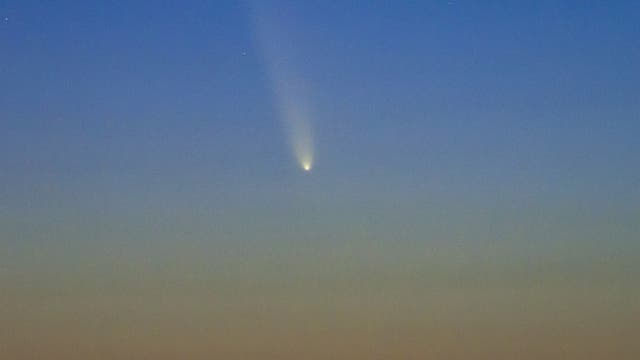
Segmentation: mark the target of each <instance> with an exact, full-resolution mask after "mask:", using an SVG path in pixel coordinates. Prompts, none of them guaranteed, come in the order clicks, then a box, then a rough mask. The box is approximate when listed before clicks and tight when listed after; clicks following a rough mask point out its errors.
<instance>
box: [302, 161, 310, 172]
mask: <svg viewBox="0 0 640 360" xmlns="http://www.w3.org/2000/svg"><path fill="white" fill-rule="evenodd" d="M302 168H303V169H304V171H311V163H310V162H304V163H302Z"/></svg>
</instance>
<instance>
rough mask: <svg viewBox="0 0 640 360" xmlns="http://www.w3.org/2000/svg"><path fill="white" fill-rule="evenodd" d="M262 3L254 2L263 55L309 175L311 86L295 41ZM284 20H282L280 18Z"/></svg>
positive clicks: (280, 108) (297, 152) (288, 132)
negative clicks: (300, 65) (293, 43)
mask: <svg viewBox="0 0 640 360" xmlns="http://www.w3.org/2000/svg"><path fill="white" fill-rule="evenodd" d="M267 10H269V9H267V8H265V7H264V4H263V3H262V2H259V3H258V2H256V3H254V6H253V7H252V15H253V20H254V24H255V35H256V39H257V43H258V45H259V50H260V51H259V53H260V54H261V55H262V57H263V60H264V63H265V65H266V69H267V74H268V77H269V82H270V84H271V86H272V89H273V93H274V100H275V102H276V105H277V106H276V107H277V110H278V115H279V117H280V119H281V123H282V127H283V130H284V133H285V137H286V138H287V142H288V144H289V147H290V148H291V151H292V153H293V157H294V158H295V160H296V162H297V163H298V165H299V166H300V167H301V168H302V170H304V171H305V172H309V171H311V168H312V166H313V158H314V156H313V155H314V154H313V147H314V143H313V121H312V111H311V106H310V103H309V99H310V96H309V94H308V84H307V83H306V81H305V78H304V76H302V72H301V71H300V69H299V67H298V64H299V63H298V62H297V61H296V60H297V59H296V58H295V56H293V53H294V52H293V51H292V49H291V48H289V47H288V46H287V45H289V44H291V43H292V41H291V39H289V37H288V36H287V34H288V33H290V32H287V31H286V29H285V27H284V26H283V25H282V21H277V20H279V19H278V17H276V16H271V12H270V11H267ZM280 20H281V19H280Z"/></svg>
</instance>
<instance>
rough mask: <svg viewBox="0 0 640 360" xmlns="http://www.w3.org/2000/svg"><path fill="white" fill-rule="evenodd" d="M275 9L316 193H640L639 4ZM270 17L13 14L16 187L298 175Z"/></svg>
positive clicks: (232, 183) (207, 8)
mask: <svg viewBox="0 0 640 360" xmlns="http://www.w3.org/2000/svg"><path fill="white" fill-rule="evenodd" d="M262 6H263V7H264V6H266V7H268V8H270V12H271V13H272V14H275V17H274V19H272V20H273V21H276V22H277V23H278V26H279V27H281V28H282V29H284V31H285V32H286V33H287V34H288V38H287V40H286V41H287V42H289V44H288V45H287V46H288V47H289V48H290V49H292V50H293V51H294V52H295V56H296V59H297V65H298V69H297V70H298V74H299V75H300V76H302V77H303V78H304V81H305V82H306V84H307V86H308V88H309V99H308V102H309V103H310V104H311V107H312V110H311V112H312V114H313V115H312V116H313V120H314V142H315V150H314V152H315V154H316V158H317V159H316V169H315V173H314V176H315V179H314V180H309V181H318V182H319V184H318V186H321V187H324V188H326V189H331V188H336V187H339V186H352V187H358V188H361V189H371V190H372V191H381V190H382V189H390V188H391V189H393V188H403V187H408V188H409V189H415V188H416V187H418V188H419V189H422V190H425V189H430V188H429V187H430V186H433V188H432V189H438V190H437V191H441V190H443V191H445V192H451V193H460V192H468V193H470V194H474V193H486V192H488V193H493V192H496V191H500V192H501V191H507V192H508V193H509V194H511V193H517V192H520V191H524V192H529V193H530V192H533V194H537V195H540V194H548V195H549V194H550V195H553V194H557V193H562V194H573V195H576V196H584V194H590V195H589V196H594V197H602V198H605V199H619V200H620V201H623V199H625V198H627V197H628V196H629V195H630V194H634V195H633V196H636V197H637V196H638V180H639V171H638V166H637V165H638V162H637V155H638V154H639V153H640V145H639V144H640V142H639V141H638V134H639V131H640V105H639V104H640V101H639V96H640V85H639V84H640V26H639V25H638V24H639V23H640V21H639V20H640V4H639V3H638V2H634V1H616V2H609V1H588V2H587V1H530V2H522V1H511V2H507V1H504V2H502V1H490V2H486V1H462V0H461V1H454V0H450V1H428V2H426V1H425V2H413V1H407V2H403V1H399V2H397V1H393V2H388V1H339V2H324V1H304V2H299V1H287V2H284V1H283V2H281V1H278V2H269V3H266V4H265V3H262ZM252 11H254V9H253V5H252V4H251V3H249V2H236V1H213V2H211V1H184V2H182V1H181V2H156V3H153V5H151V4H149V3H148V2H135V1H134V2H124V1H123V2H117V1H103V2H78V1H61V2H44V1H43V2H36V1H7V0H5V1H3V2H2V3H1V5H0V20H2V21H0V152H1V153H0V169H1V170H2V174H1V175H0V176H1V177H2V182H3V183H4V185H5V186H6V185H7V184H8V185H9V186H8V187H5V188H4V189H3V190H2V191H3V192H5V194H10V193H15V190H16V189H18V188H20V189H23V190H24V191H25V192H28V191H29V189H30V186H33V187H38V186H41V185H42V184H40V185H38V184H39V183H40V182H43V183H48V184H60V185H61V186H65V184H67V185H66V186H69V187H72V188H73V187H77V186H80V185H82V186H89V187H91V186H94V185H95V184H96V183H101V184H102V185H105V184H107V186H110V187H113V188H118V187H119V186H125V185H124V184H126V181H124V180H122V179H126V178H136V179H139V181H140V183H153V182H154V181H155V182H156V183H160V184H163V183H164V182H166V183H167V184H169V183H171V182H176V181H177V182H179V183H180V182H186V183H188V184H192V185H193V184H218V185H217V186H219V187H220V188H224V189H229V188H234V187H237V188H239V189H243V188H255V187H256V186H258V184H263V185H264V184H278V183H284V184H289V182H290V181H297V180H291V179H292V177H295V176H298V175H297V174H296V173H297V172H298V169H297V167H296V165H295V163H294V161H292V159H291V154H290V150H289V148H288V146H287V140H286V136H285V134H284V132H283V130H282V128H281V123H280V122H279V120H278V117H279V116H280V115H279V114H278V112H277V110H276V106H275V103H276V101H277V100H276V98H277V94H274V93H273V88H272V87H271V86H270V84H269V77H268V74H267V67H268V65H267V64H265V61H264V57H263V56H262V55H261V54H260V49H259V46H258V44H257V43H256V31H257V30H256V27H255V24H254V21H253V20H252V15H251V14H252ZM257 16H260V14H259V13H258V15H257ZM154 179H155V180H154ZM91 184H94V185H91ZM82 186H80V188H82ZM196 186H197V185H196ZM210 186H213V187H216V185H210ZM265 191H268V190H265ZM363 191H364V190H363ZM425 191H426V190H425ZM603 194H604V195H603Z"/></svg>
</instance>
